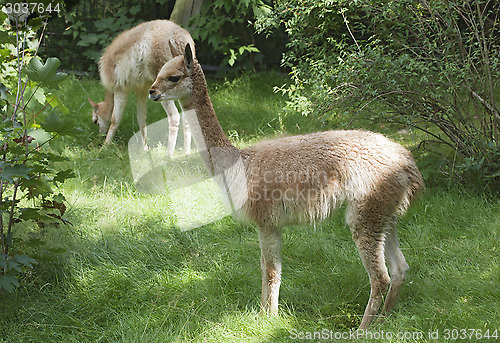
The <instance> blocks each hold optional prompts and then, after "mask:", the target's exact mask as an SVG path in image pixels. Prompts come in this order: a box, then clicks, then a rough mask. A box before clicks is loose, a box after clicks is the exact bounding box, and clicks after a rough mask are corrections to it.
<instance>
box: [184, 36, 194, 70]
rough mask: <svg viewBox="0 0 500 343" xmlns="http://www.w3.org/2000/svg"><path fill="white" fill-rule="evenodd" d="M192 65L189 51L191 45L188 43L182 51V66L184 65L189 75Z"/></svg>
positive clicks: (190, 51)
mask: <svg viewBox="0 0 500 343" xmlns="http://www.w3.org/2000/svg"><path fill="white" fill-rule="evenodd" d="M193 63H194V60H193V51H192V50H191V45H190V44H189V43H188V44H186V50H185V51H184V64H185V65H186V69H187V71H188V73H190V74H191V71H193Z"/></svg>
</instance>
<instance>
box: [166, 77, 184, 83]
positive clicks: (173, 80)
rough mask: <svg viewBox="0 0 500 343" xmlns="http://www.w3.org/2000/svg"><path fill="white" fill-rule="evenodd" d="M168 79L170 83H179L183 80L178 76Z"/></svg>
mask: <svg viewBox="0 0 500 343" xmlns="http://www.w3.org/2000/svg"><path fill="white" fill-rule="evenodd" d="M167 79H168V81H170V82H173V83H176V82H177V81H179V80H180V79H181V77H180V76H178V75H177V76H169V77H167Z"/></svg>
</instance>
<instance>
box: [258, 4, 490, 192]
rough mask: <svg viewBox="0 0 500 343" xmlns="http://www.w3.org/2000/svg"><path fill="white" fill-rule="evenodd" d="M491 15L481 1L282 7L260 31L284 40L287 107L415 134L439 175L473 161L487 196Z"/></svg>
mask: <svg viewBox="0 0 500 343" xmlns="http://www.w3.org/2000/svg"><path fill="white" fill-rule="evenodd" d="M499 14H500V3H499V2H497V1H489V0H474V1H466V2H463V1H458V0H453V1H444V0H432V1H419V0H403V1H399V0H398V1H383V2H380V1H344V0H335V1H313V0H305V1H298V0H288V1H280V2H279V3H277V5H276V7H275V8H274V10H273V11H272V13H271V14H270V15H268V16H264V17H262V18H261V19H260V21H259V23H258V24H259V27H260V29H261V30H262V31H265V30H267V31H270V30H273V29H274V28H276V27H278V26H280V25H284V27H285V31H286V32H287V34H288V36H289V43H288V48H289V52H287V53H286V55H285V56H284V58H283V60H282V63H283V65H285V66H287V67H289V68H291V76H292V79H293V81H294V82H293V84H292V85H290V86H288V87H283V88H282V89H281V90H282V91H283V92H286V93H288V94H289V96H290V98H291V102H290V104H289V106H291V107H293V108H294V109H296V110H299V111H302V113H304V114H305V115H309V114H311V115H316V116H322V117H326V118H328V119H329V120H333V121H334V122H336V123H337V124H338V125H340V126H344V127H348V126H350V125H352V122H353V120H354V119H355V118H364V119H368V120H371V121H376V122H391V123H398V124H402V125H405V126H408V127H410V128H415V129H418V130H419V131H420V132H422V133H425V134H424V135H423V136H424V140H423V141H422V142H421V144H420V146H422V147H425V148H427V149H429V150H431V151H432V152H433V153H435V154H438V155H441V156H442V157H443V158H445V160H446V161H447V162H448V166H449V168H448V171H447V172H452V171H453V172H454V173H453V174H454V175H455V176H457V175H459V174H457V173H456V172H457V171H458V170H459V169H457V168H454V167H455V166H456V165H457V162H458V163H459V164H460V163H466V161H469V162H470V161H479V162H478V164H477V166H478V168H480V169H481V170H482V172H484V173H487V174H488V175H489V176H488V177H486V176H485V178H483V180H484V181H487V182H486V183H487V185H486V186H487V187H488V186H489V187H490V188H491V189H495V187H497V186H498V185H500V178H499V177H498V173H499V171H500V170H499V169H498V168H499V166H498V162H497V161H496V160H495V159H494V156H496V155H495V153H494V152H495V151H497V150H498V147H499V138H500V132H499V129H500V111H499V109H498V106H497V103H496V99H495V91H497V92H498V87H499V85H498V81H499V79H500V56H499V55H498V51H499V50H500V39H499V35H500V27H499V20H500V17H499ZM461 176H462V177H465V176H466V175H465V174H461ZM467 180H468V179H467ZM495 185H497V186H495ZM483 186H484V185H483ZM496 189H498V188H496Z"/></svg>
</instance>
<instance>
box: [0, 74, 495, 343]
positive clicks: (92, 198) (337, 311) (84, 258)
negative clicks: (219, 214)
mask: <svg viewBox="0 0 500 343" xmlns="http://www.w3.org/2000/svg"><path fill="white" fill-rule="evenodd" d="M283 82H285V79H283V78H282V77H280V76H279V75H269V76H266V75H256V76H244V77H242V78H239V79H236V80H235V81H226V82H219V83H215V82H211V83H210V88H211V89H210V90H211V95H212V100H213V102H214V107H215V109H216V111H217V113H218V116H219V118H220V121H221V124H222V126H223V127H224V129H225V130H226V132H227V133H228V135H229V136H230V137H231V139H232V140H233V141H234V142H235V143H236V144H238V145H242V146H244V145H248V144H250V143H252V142H254V141H256V140H258V139H260V138H262V137H269V136H273V135H280V134H285V133H290V132H293V133H296V132H304V131H313V130H314V129H315V128H316V129H317V130H319V129H331V127H328V124H325V123H320V122H317V121H316V122H315V121H314V120H311V119H310V118H304V117H301V116H300V115H294V114H289V115H287V116H284V115H283V114H282V112H280V109H281V108H282V107H283V105H284V103H285V100H286V99H284V98H282V97H281V96H279V95H277V94H274V93H273V92H272V87H273V86H274V85H280V84H281V83H283ZM88 96H90V97H91V98H93V99H94V100H101V99H102V96H103V93H102V88H101V87H100V86H99V83H98V82H97V81H94V80H72V81H71V82H68V83H67V84H65V86H64V87H63V89H62V95H61V97H62V98H63V101H65V104H66V105H67V107H68V108H69V109H70V111H71V115H72V116H73V117H74V118H76V119H77V120H78V121H79V122H80V123H81V126H82V127H83V128H84V131H85V133H84V134H83V135H82V137H80V138H79V139H77V140H66V141H65V144H66V145H65V146H62V147H61V148H62V149H63V153H64V154H65V155H66V156H68V157H69V158H70V161H69V162H68V163H67V165H66V167H67V166H70V167H71V168H72V169H73V170H74V172H75V174H76V176H77V177H76V178H75V179H72V180H69V181H67V182H66V183H65V184H64V186H63V188H62V189H61V191H62V192H63V193H64V195H65V196H66V198H67V200H68V203H67V207H68V212H67V215H66V217H67V219H68V220H69V221H70V222H71V223H72V225H68V226H60V227H47V228H45V230H43V231H39V230H37V229H35V228H34V227H30V226H23V227H19V228H17V232H18V235H19V238H24V239H27V238H30V239H32V240H33V241H43V242H44V244H43V245H41V246H40V245H38V246H37V247H36V248H32V251H33V252H37V254H38V256H39V257H38V259H39V261H40V263H39V265H38V267H37V270H36V271H34V272H32V273H29V274H26V275H24V276H23V279H22V282H21V287H19V288H18V289H17V290H16V291H15V292H14V293H13V294H8V293H0V323H2V325H0V342H55V341H60V342H289V341H291V338H290V337H294V335H297V336H298V334H299V333H300V332H303V333H304V334H305V333H306V332H315V331H321V330H323V329H326V330H328V331H330V330H331V331H332V333H335V332H337V333H341V332H348V331H349V330H353V329H355V328H357V326H358V325H359V323H360V319H361V315H362V313H363V311H364V306H365V304H366V302H367V300H368V296H369V282H368V277H367V275H366V272H365V271H364V268H363V266H362V264H361V261H360V259H359V257H358V254H357V251H356V248H355V246H354V243H353V242H352V240H351V237H350V232H349V229H348V228H347V226H346V225H345V223H344V221H343V213H342V210H340V211H339V212H338V213H337V214H336V215H335V216H334V217H333V218H332V220H331V221H329V222H327V223H324V224H323V225H321V226H318V227H316V228H308V227H294V228H287V229H285V230H284V237H283V281H282V287H281V294H280V315H279V316H278V317H276V318H262V317H260V316H259V315H258V310H259V301H260V287H261V279H260V277H261V274H260V251H259V244H258V239H257V234H256V231H255V229H254V228H252V227H250V226H247V225H244V224H240V223H237V222H235V221H234V220H233V219H231V218H223V219H221V220H218V221H216V222H214V223H212V224H209V225H205V226H203V227H201V228H198V229H193V230H190V231H185V232H183V231H181V230H180V229H179V228H178V227H176V225H175V224H176V218H175V216H174V215H173V213H174V211H173V203H172V199H171V198H170V196H169V194H168V193H167V194H160V195H155V194H143V193H141V192H139V191H138V190H137V189H136V187H135V186H134V184H133V182H132V176H131V174H130V167H129V161H128V152H127V149H126V143H127V140H128V138H129V137H130V136H131V135H132V134H133V133H134V132H135V131H137V130H138V128H137V122H136V119H135V114H134V113H135V110H134V97H133V96H131V97H130V100H129V105H128V107H127V113H126V115H125V117H124V119H123V122H122V124H121V126H120V128H119V132H118V136H117V139H116V141H115V143H114V144H112V145H111V146H110V147H107V148H105V149H102V150H100V142H101V141H102V138H98V137H97V129H96V128H95V127H94V126H93V124H92V123H91V121H90V105H88V103H86V101H87V100H86V98H87V97H88ZM148 116H149V117H148V122H149V123H151V122H153V121H155V120H160V119H162V118H164V116H165V114H164V112H163V108H162V107H161V106H159V105H158V104H155V103H152V104H150V111H149V112H148ZM280 116H281V117H280ZM394 136H395V137H396V138H397V137H398V135H397V134H394ZM405 139H406V138H405V137H403V136H402V137H401V141H404V140H405ZM499 222H500V204H499V202H498V200H497V199H488V198H486V197H482V196H478V195H474V194H469V193H467V192H466V191H463V190H460V188H459V186H456V187H452V188H436V187H434V188H428V189H427V190H426V192H425V194H424V195H423V197H422V198H421V200H420V201H419V202H418V203H417V204H416V205H415V206H413V207H412V208H411V209H410V211H409V213H408V214H407V215H406V216H405V217H404V218H402V219H401V221H400V224H399V234H400V241H401V246H402V250H403V252H404V254H405V256H406V258H407V260H408V263H409V265H410V272H409V276H408V279H407V281H406V284H405V287H404V289H403V292H402V294H401V298H400V301H399V303H398V305H397V307H396V309H395V311H394V312H393V314H392V315H391V316H390V317H389V318H388V319H387V320H386V321H385V322H384V323H382V324H380V325H379V326H377V327H375V328H373V329H374V330H375V331H377V332H381V331H384V332H391V333H394V335H396V334H397V333H398V332H401V333H410V334H414V335H415V334H418V333H422V334H423V338H422V339H420V338H418V337H417V338H416V339H399V340H398V339H394V340H393V341H394V342H403V341H423V342H426V341H436V342H438V341H439V342H442V341H445V339H444V333H445V332H444V330H445V329H478V330H479V329H480V330H482V332H485V331H486V330H487V329H489V330H490V332H493V330H495V329H499V330H500V321H499V318H500V310H499V306H498V304H499V303H500V291H499V288H498V287H499V286H498V285H499V284H500V267H499V265H500V259H499V256H500V253H499V237H498V223H499ZM28 248H29V246H27V249H28ZM62 249H65V251H64V252H61V251H62ZM42 250H43V251H42ZM436 330H439V334H440V336H439V339H438V340H429V339H428V335H429V332H435V331H436ZM298 340H299V341H301V340H300V339H298ZM361 341H362V340H361ZM367 341H370V342H371V341H383V340H367ZM491 341H493V340H491Z"/></svg>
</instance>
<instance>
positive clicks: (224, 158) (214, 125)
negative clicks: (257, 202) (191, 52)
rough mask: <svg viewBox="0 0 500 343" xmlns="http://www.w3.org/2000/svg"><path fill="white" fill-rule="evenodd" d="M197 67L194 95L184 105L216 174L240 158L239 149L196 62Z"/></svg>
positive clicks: (192, 76)
mask: <svg viewBox="0 0 500 343" xmlns="http://www.w3.org/2000/svg"><path fill="white" fill-rule="evenodd" d="M193 68H194V70H193V72H192V74H191V79H192V83H193V84H192V86H193V92H192V94H191V95H190V96H189V97H186V98H183V99H180V102H181V105H182V108H183V111H184V113H185V115H186V116H187V119H188V122H189V126H190V127H191V131H192V135H193V138H194V140H195V142H196V145H197V146H198V150H199V152H200V154H201V157H202V158H203V160H204V162H205V164H206V166H207V168H208V170H209V171H210V172H211V173H212V175H215V174H217V173H218V172H220V171H221V170H224V169H225V168H227V166H228V164H229V165H230V164H231V161H232V160H234V158H235V157H236V156H239V150H238V149H237V148H236V147H234V146H233V145H232V144H231V142H230V141H229V139H228V138H227V136H226V134H225V133H224V131H223V130H222V127H221V126H220V123H219V120H218V119H217V116H216V115H215V111H214V108H213V106H212V102H211V101H210V97H209V95H208V89H207V83H206V81H205V76H204V74H203V71H202V69H201V66H200V65H199V64H198V63H195V64H194V65H193Z"/></svg>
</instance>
